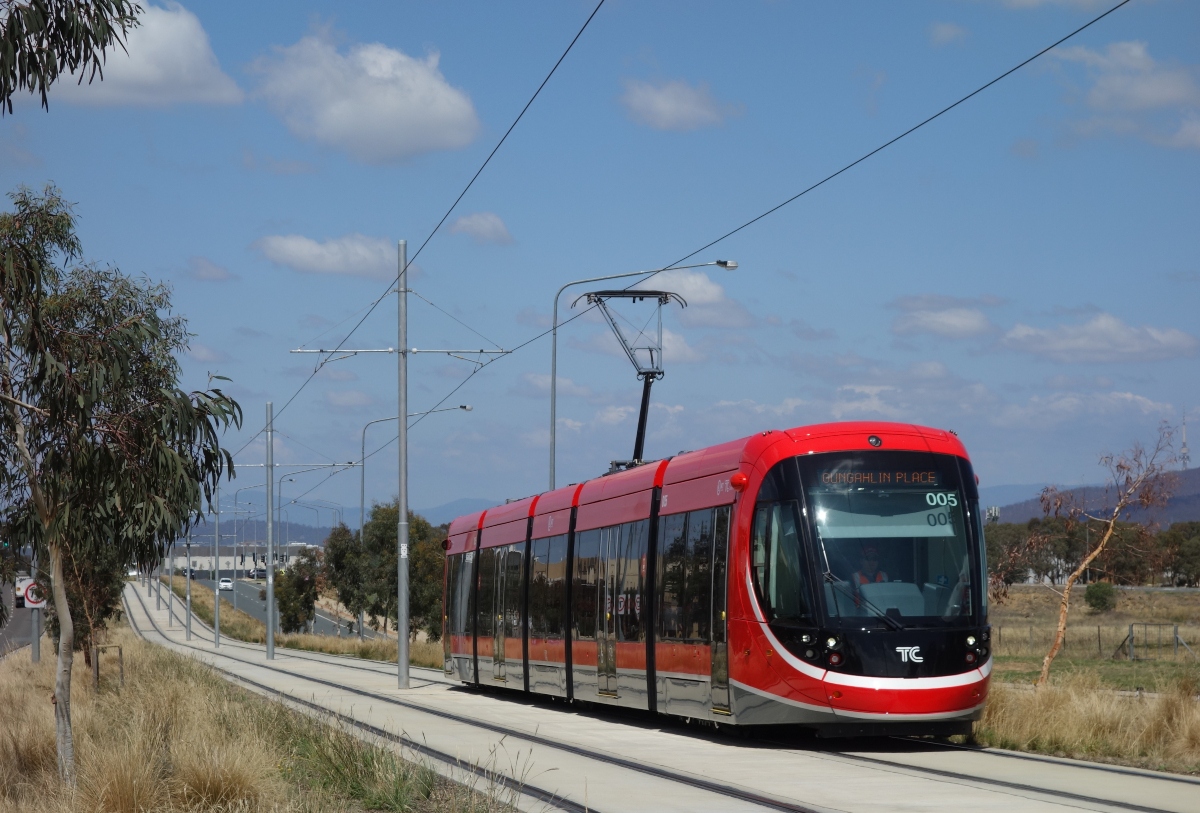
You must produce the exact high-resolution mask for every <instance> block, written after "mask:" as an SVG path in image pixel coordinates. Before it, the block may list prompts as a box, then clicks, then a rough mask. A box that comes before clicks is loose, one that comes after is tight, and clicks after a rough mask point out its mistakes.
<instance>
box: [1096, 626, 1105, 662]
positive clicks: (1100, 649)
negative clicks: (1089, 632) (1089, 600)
mask: <svg viewBox="0 0 1200 813" xmlns="http://www.w3.org/2000/svg"><path fill="white" fill-rule="evenodd" d="M1096 655H1098V656H1100V657H1104V645H1103V644H1101V643H1100V625H1099V624H1097V625H1096Z"/></svg>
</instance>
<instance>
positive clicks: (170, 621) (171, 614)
mask: <svg viewBox="0 0 1200 813" xmlns="http://www.w3.org/2000/svg"><path fill="white" fill-rule="evenodd" d="M167 578H168V579H170V580H171V581H170V582H168V584H169V585H170V586H169V587H168V588H167V629H170V628H171V627H173V626H175V540H174V539H172V540H171V544H170V546H169V547H168V548H167Z"/></svg>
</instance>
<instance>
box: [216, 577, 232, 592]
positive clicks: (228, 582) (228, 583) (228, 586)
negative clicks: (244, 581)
mask: <svg viewBox="0 0 1200 813" xmlns="http://www.w3.org/2000/svg"><path fill="white" fill-rule="evenodd" d="M217 589H219V590H232V589H233V579H221V580H220V581H219V582H217Z"/></svg>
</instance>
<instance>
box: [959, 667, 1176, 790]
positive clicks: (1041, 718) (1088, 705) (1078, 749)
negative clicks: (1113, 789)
mask: <svg viewBox="0 0 1200 813" xmlns="http://www.w3.org/2000/svg"><path fill="white" fill-rule="evenodd" d="M1198 688H1200V686H1198V684H1197V681H1196V680H1195V679H1194V678H1193V679H1185V680H1179V681H1176V682H1175V683H1174V685H1172V686H1171V687H1169V689H1168V690H1167V691H1166V692H1164V693H1163V694H1162V695H1161V696H1159V697H1157V698H1153V699H1150V698H1139V697H1128V696H1123V695H1119V694H1117V693H1115V692H1113V691H1111V690H1108V689H1104V688H1102V687H1101V686H1100V685H1099V682H1098V681H1097V680H1096V679H1095V677H1094V676H1089V675H1084V674H1077V675H1073V676H1070V677H1068V678H1064V679H1062V680H1060V681H1058V682H1057V683H1055V684H1051V685H1050V686H1047V687H1045V688H1043V689H1039V690H1037V691H1034V690H1023V689H1022V688H1018V687H1012V686H1004V685H995V684H993V686H992V689H991V693H990V696H989V697H988V704H987V709H986V710H985V711H984V716H983V721H982V722H981V723H979V724H977V725H976V727H975V738H976V740H977V741H978V742H980V743H981V744H984V745H990V746H994V747H999V748H1010V749H1013V750H1017V751H1035V752H1038V753H1043V754H1054V755H1057V756H1065V757H1074V758H1079V759H1090V760H1099V761H1104V762H1115V763H1120V764H1124V765H1134V766H1138V767H1143V768H1151V769H1155V770H1166V771H1173V772H1176V773H1192V774H1195V773H1200V702H1197V700H1196V692H1197V689H1198Z"/></svg>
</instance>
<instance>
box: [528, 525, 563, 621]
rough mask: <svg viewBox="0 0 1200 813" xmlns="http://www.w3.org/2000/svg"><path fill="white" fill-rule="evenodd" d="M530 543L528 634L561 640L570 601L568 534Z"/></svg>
mask: <svg viewBox="0 0 1200 813" xmlns="http://www.w3.org/2000/svg"><path fill="white" fill-rule="evenodd" d="M530 544H531V545H532V548H531V551H532V552H531V554H530V555H531V556H533V561H532V562H531V563H530V583H529V624H530V626H529V634H530V636H531V637H533V638H553V639H561V638H562V637H563V606H564V605H565V604H566V600H567V591H566V585H567V582H566V567H567V535H566V534H560V535H559V536H552V537H547V538H545V539H535V540H533V542H531V543H530Z"/></svg>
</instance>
